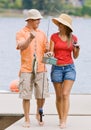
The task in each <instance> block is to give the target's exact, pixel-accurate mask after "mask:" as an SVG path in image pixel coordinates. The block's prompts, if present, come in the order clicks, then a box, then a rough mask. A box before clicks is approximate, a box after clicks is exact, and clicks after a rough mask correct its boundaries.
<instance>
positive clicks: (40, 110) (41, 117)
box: [39, 19, 50, 123]
mask: <svg viewBox="0 0 91 130" xmlns="http://www.w3.org/2000/svg"><path fill="white" fill-rule="evenodd" d="M49 25H50V19H49V20H48V28H47V34H46V35H47V40H48V35H49ZM46 44H48V41H47V43H46ZM44 80H45V64H44V72H43V87H42V99H43V95H44ZM39 115H40V123H41V122H43V116H44V114H43V108H39Z"/></svg>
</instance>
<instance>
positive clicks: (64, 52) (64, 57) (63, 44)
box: [51, 33, 77, 65]
mask: <svg viewBox="0 0 91 130" xmlns="http://www.w3.org/2000/svg"><path fill="white" fill-rule="evenodd" d="M72 38H73V40H72V41H75V42H77V37H76V36H75V35H72ZM51 40H52V41H53V42H54V57H55V58H57V64H58V65H61V64H72V63H73V56H72V52H73V43H72V42H71V43H70V46H68V43H67V41H63V40H62V39H61V38H60V37H59V36H58V33H54V34H53V35H52V36H51Z"/></svg>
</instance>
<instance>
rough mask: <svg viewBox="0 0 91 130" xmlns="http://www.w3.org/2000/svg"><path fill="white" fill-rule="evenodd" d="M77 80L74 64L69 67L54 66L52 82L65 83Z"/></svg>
mask: <svg viewBox="0 0 91 130" xmlns="http://www.w3.org/2000/svg"><path fill="white" fill-rule="evenodd" d="M75 79H76V70H75V66H74V64H69V65H67V66H55V65H53V66H52V69H51V81H52V82H63V81H64V80H73V81H75Z"/></svg>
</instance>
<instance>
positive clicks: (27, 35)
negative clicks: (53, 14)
mask: <svg viewBox="0 0 91 130" xmlns="http://www.w3.org/2000/svg"><path fill="white" fill-rule="evenodd" d="M42 18H43V17H42V15H41V13H40V12H39V11H38V10H37V9H30V10H29V11H28V13H27V17H26V19H25V21H26V25H25V27H23V28H22V29H21V30H20V31H18V32H17V33H16V49H19V50H20V55H21V67H20V72H19V97H20V98H22V100H23V103H22V105H23V110H24V117H25V121H24V124H23V127H30V117H29V113H30V107H31V105H30V100H31V98H32V93H33V90H34V94H35V98H36V104H37V110H36V119H37V120H38V123H39V125H42V126H43V125H44V121H43V120H42V116H43V111H42V109H43V106H44V103H45V98H47V97H49V88H48V79H47V69H46V65H45V63H43V57H44V55H46V57H48V58H49V59H50V58H51V57H54V58H56V60H57V61H56V64H53V65H52V68H51V81H52V82H53V85H54V89H55V94H56V108H57V112H58V116H59V126H60V128H65V127H66V121H67V115H68V110H69V105H70V103H69V96H70V92H71V89H72V86H73V83H74V81H75V79H76V70H75V65H74V60H73V58H75V59H76V58H77V57H78V55H79V50H80V47H79V44H78V43H77V37H76V36H75V35H73V34H72V32H73V28H72V19H71V17H70V16H69V15H68V14H65V13H63V14H60V16H59V17H57V18H52V22H53V23H54V24H55V25H57V26H58V32H56V33H54V34H52V36H51V38H50V44H49V43H48V39H47V36H46V35H45V33H44V32H43V31H41V30H40V29H38V26H39V24H40V20H41V19H42ZM45 26H46V25H45Z"/></svg>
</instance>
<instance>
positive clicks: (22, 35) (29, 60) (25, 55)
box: [16, 26, 47, 72]
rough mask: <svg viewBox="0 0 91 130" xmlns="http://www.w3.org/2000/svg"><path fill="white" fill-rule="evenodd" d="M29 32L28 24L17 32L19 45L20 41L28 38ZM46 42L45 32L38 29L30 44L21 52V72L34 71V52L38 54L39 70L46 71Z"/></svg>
mask: <svg viewBox="0 0 91 130" xmlns="http://www.w3.org/2000/svg"><path fill="white" fill-rule="evenodd" d="M29 33H30V29H29V28H28V27H27V26H25V27H24V28H23V29H21V30H20V31H19V32H17V34H16V42H17V45H18V43H19V42H22V41H24V40H26V39H27V36H28V35H29ZM46 43H47V38H46V35H45V33H44V32H43V31H41V30H36V36H35V38H34V39H33V40H32V41H31V43H30V44H29V46H28V47H27V48H26V49H24V50H21V51H20V54H21V68H20V72H32V69H33V68H32V64H33V58H34V54H36V58H37V62H38V66H37V72H43V71H46V68H45V65H44V63H42V58H43V56H44V53H45V51H46Z"/></svg>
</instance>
